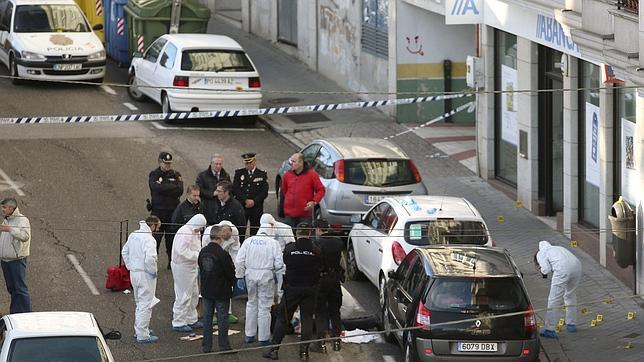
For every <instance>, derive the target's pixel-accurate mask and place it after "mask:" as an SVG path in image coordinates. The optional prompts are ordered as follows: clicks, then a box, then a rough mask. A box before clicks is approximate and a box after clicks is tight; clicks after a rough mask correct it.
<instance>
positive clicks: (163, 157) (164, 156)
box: [159, 152, 172, 163]
mask: <svg viewBox="0 0 644 362" xmlns="http://www.w3.org/2000/svg"><path fill="white" fill-rule="evenodd" d="M159 162H163V163H172V155H171V154H170V153H169V152H161V153H159Z"/></svg>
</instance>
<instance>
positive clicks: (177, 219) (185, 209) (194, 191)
mask: <svg viewBox="0 0 644 362" xmlns="http://www.w3.org/2000/svg"><path fill="white" fill-rule="evenodd" d="M197 214H203V209H202V207H201V197H200V191H199V186H197V185H190V186H188V188H187V189H186V199H185V200H183V202H182V203H180V204H179V206H177V208H176V209H174V212H173V213H172V225H171V226H170V227H169V228H168V229H169V230H170V231H169V232H171V233H172V234H173V235H174V234H176V233H177V230H179V228H180V227H182V226H183V225H185V224H186V223H187V222H188V221H189V220H190V219H192V217H193V216H195V215H197ZM171 261H172V260H168V269H170V262H171Z"/></svg>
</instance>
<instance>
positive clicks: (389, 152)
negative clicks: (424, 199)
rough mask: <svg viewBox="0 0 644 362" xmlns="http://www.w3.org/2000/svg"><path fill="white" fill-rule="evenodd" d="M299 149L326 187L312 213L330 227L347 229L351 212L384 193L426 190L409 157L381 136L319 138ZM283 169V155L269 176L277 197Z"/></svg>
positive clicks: (368, 205) (366, 207)
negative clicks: (281, 160)
mask: <svg viewBox="0 0 644 362" xmlns="http://www.w3.org/2000/svg"><path fill="white" fill-rule="evenodd" d="M300 152H302V154H303V155H304V161H305V162H306V163H307V164H308V165H309V166H311V167H312V168H313V169H314V170H315V172H317V173H318V175H320V180H321V181H322V184H324V187H326V194H325V195H324V199H322V201H321V202H320V205H319V208H317V209H316V211H315V212H316V215H315V216H316V217H323V218H325V219H327V220H328V221H329V224H331V226H332V227H333V228H335V229H343V230H345V231H348V230H349V229H350V228H351V226H352V223H351V215H354V214H364V213H366V212H367V210H369V208H371V207H372V206H373V205H374V204H376V203H378V202H379V201H381V200H382V199H384V198H385V197H388V196H396V195H426V194H427V188H426V187H425V185H424V184H423V182H422V179H421V176H420V172H418V169H417V168H416V165H414V162H413V161H412V160H410V159H409V157H407V155H406V154H405V153H404V152H403V151H402V150H401V149H400V148H399V147H398V146H396V145H394V144H393V143H391V142H389V141H385V140H383V139H378V138H348V137H345V138H331V139H324V140H322V139H320V140H315V141H313V142H311V143H310V144H308V145H307V146H306V147H304V148H303V149H302V150H301V151H300ZM289 169H290V165H289V163H288V160H286V161H284V162H283V163H282V166H281V167H280V169H279V171H278V172H277V176H276V177H275V190H276V195H278V197H281V196H282V195H281V193H280V188H281V185H282V176H283V175H284V174H285V173H286V172H287V171H288V170H289ZM280 214H281V210H280Z"/></svg>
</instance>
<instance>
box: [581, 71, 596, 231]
mask: <svg viewBox="0 0 644 362" xmlns="http://www.w3.org/2000/svg"><path fill="white" fill-rule="evenodd" d="M599 86H600V83H599V67H598V66H596V65H594V64H592V63H589V62H585V61H582V60H580V61H579V88H581V89H580V91H579V92H580V93H579V103H580V104H579V221H580V223H583V224H587V225H590V226H593V227H599V183H600V180H601V178H600V172H599V169H600V167H599V160H600V154H599V149H600V146H599V142H600V138H599V128H600V124H601V119H600V112H599Z"/></svg>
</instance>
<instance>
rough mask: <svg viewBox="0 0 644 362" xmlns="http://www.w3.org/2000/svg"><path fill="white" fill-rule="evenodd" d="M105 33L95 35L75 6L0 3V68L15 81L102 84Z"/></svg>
mask: <svg viewBox="0 0 644 362" xmlns="http://www.w3.org/2000/svg"><path fill="white" fill-rule="evenodd" d="M102 27H103V25H101V24H97V25H95V26H94V29H92V27H91V26H90V25H89V22H88V21H87V18H86V17H85V15H84V14H83V12H82V11H81V10H80V8H79V7H78V5H76V3H75V2H74V0H0V62H1V63H3V64H4V65H5V66H6V67H7V69H9V72H10V73H11V75H12V76H14V77H23V78H29V79H40V80H92V81H98V82H101V81H102V80H103V77H104V76H105V48H104V47H103V44H102V43H101V41H100V40H99V39H98V37H97V36H96V34H94V30H100V29H102ZM13 83H14V84H18V83H20V79H16V78H13Z"/></svg>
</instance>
